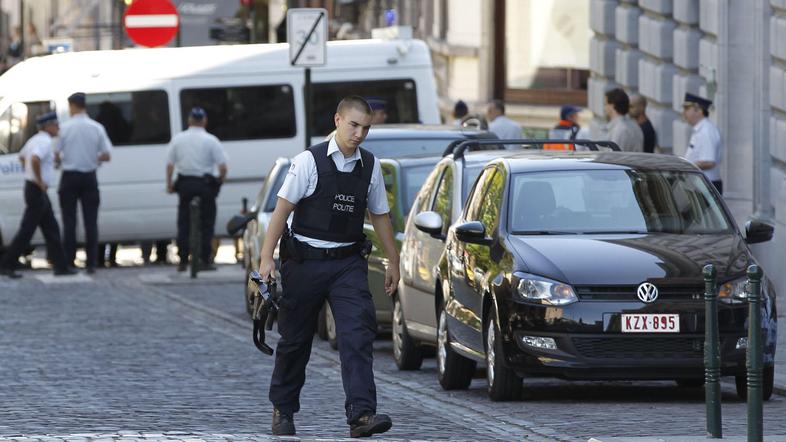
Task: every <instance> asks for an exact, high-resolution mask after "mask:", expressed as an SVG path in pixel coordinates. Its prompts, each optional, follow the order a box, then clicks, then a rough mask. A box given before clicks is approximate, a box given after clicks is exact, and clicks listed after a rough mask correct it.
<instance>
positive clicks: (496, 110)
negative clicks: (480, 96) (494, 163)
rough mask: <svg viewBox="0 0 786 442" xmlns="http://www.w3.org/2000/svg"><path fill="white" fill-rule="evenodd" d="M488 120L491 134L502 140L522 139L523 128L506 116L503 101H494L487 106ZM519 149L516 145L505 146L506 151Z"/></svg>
mask: <svg viewBox="0 0 786 442" xmlns="http://www.w3.org/2000/svg"><path fill="white" fill-rule="evenodd" d="M486 120H487V121H488V122H489V132H492V133H494V134H496V135H497V136H498V137H499V138H500V139H503V140H518V139H521V137H522V132H521V126H519V124H518V123H516V122H515V121H513V120H511V119H510V118H508V117H506V116H505V103H503V102H502V100H493V101H492V102H491V103H489V104H488V106H486ZM517 147H519V146H518V145H515V144H507V145H505V148H506V149H515V148H517Z"/></svg>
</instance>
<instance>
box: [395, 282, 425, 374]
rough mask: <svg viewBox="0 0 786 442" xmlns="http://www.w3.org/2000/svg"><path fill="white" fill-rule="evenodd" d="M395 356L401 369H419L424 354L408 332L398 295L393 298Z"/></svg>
mask: <svg viewBox="0 0 786 442" xmlns="http://www.w3.org/2000/svg"><path fill="white" fill-rule="evenodd" d="M393 358H394V359H395V360H396V366H397V367H398V369H399V370H417V369H419V368H420V366H421V365H422V364H423V354H422V353H421V352H420V347H418V346H417V345H416V344H415V341H414V340H413V339H412V337H410V336H409V333H408V332H407V323H406V320H405V319H404V309H403V308H402V307H401V301H400V300H399V298H398V296H396V297H394V298H393Z"/></svg>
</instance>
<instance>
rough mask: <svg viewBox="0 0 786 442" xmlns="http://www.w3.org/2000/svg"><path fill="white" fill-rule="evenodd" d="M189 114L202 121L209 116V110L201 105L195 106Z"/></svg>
mask: <svg viewBox="0 0 786 442" xmlns="http://www.w3.org/2000/svg"><path fill="white" fill-rule="evenodd" d="M188 116H189V117H191V118H193V119H195V120H197V121H202V120H204V119H205V118H206V117H207V112H205V110H204V109H202V108H201V107H199V106H195V107H192V108H191V112H189V114H188Z"/></svg>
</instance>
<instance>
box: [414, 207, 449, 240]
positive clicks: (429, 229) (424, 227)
mask: <svg viewBox="0 0 786 442" xmlns="http://www.w3.org/2000/svg"><path fill="white" fill-rule="evenodd" d="M413 222H414V223H415V227H417V228H418V230H420V231H421V232H424V233H428V234H429V235H431V237H432V238H436V239H445V236H444V235H442V227H443V226H442V217H441V216H439V214H438V213H437V212H434V211H431V210H428V211H425V212H420V213H418V214H417V215H415V219H414V221H413Z"/></svg>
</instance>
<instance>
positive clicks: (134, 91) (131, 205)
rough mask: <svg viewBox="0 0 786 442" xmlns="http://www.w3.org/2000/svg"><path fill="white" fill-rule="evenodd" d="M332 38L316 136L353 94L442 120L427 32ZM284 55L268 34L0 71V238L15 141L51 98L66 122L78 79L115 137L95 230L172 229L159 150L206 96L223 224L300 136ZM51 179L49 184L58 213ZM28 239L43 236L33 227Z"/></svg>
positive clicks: (301, 142)
mask: <svg viewBox="0 0 786 442" xmlns="http://www.w3.org/2000/svg"><path fill="white" fill-rule="evenodd" d="M327 47H328V49H327V50H328V56H327V60H328V63H327V65H326V66H324V67H319V68H313V69H312V74H311V78H312V83H313V86H312V91H313V96H314V102H313V103H314V104H313V107H312V112H313V113H312V115H313V120H312V121H313V124H312V131H311V134H312V136H314V137H319V139H322V138H324V136H325V135H327V134H329V133H330V132H331V131H332V130H333V129H334V124H333V114H334V112H335V107H336V104H337V103H338V101H339V99H340V98H341V97H343V96H345V95H349V94H355V95H362V96H367V97H378V98H381V99H384V100H385V101H386V103H387V113H388V120H387V122H388V123H417V122H421V123H439V122H440V117H439V113H438V109H437V97H436V92H435V87H434V80H433V72H432V67H431V57H430V53H429V50H428V48H427V46H426V45H425V44H424V43H423V42H422V41H419V40H354V41H336V42H329V43H328V45H327ZM288 61H289V59H288V46H287V45H286V44H266V45H234V46H233V45H229V46H209V47H189V48H161V49H128V50H113V51H90V52H74V53H66V54H57V55H49V56H44V57H36V58H31V59H28V60H27V61H24V62H22V63H20V64H18V65H16V66H14V67H13V68H12V69H10V70H9V71H8V72H6V73H5V74H3V75H2V76H0V247H2V244H8V242H10V239H11V237H12V236H13V235H14V233H15V232H16V230H17V228H18V225H19V222H20V218H21V214H22V211H23V209H24V199H23V196H22V187H23V186H22V184H23V181H22V180H23V179H24V178H23V173H22V168H21V166H20V164H19V161H18V158H17V156H18V155H17V153H18V151H19V150H20V148H21V147H22V145H23V144H24V143H25V142H26V141H27V139H28V138H29V137H31V136H32V135H33V134H34V133H35V132H36V127H35V117H36V116H37V115H39V114H41V113H43V112H46V111H49V110H55V111H56V112H57V114H58V116H59V117H60V121H61V123H62V122H63V121H65V120H66V119H67V118H68V104H67V100H66V99H67V97H68V96H69V95H70V94H72V93H73V92H76V91H82V92H85V93H86V94H87V107H88V113H89V114H90V116H91V117H92V118H94V119H96V120H97V121H99V122H101V123H102V124H103V125H104V126H105V127H106V129H107V133H108V134H109V137H110V138H111V140H112V143H113V145H114V151H113V153H112V161H111V162H109V163H105V164H103V165H102V166H101V167H100V169H99V171H98V180H99V186H100V189H101V208H100V212H99V235H100V241H102V242H133V241H138V240H154V239H169V238H174V237H175V235H176V205H177V197H176V195H169V194H167V193H166V192H165V179H164V177H165V173H164V171H165V165H166V158H165V152H166V148H167V144H168V143H169V141H170V139H171V138H172V136H173V135H175V134H176V133H178V132H181V131H182V130H184V129H185V128H186V117H187V114H188V111H189V110H190V109H191V107H193V106H201V107H203V108H205V110H206V111H207V113H208V131H210V132H211V133H213V134H214V135H216V136H217V137H218V138H219V139H220V140H221V141H222V143H223V145H224V147H225V149H226V151H227V154H228V155H229V163H228V166H229V174H228V176H227V181H226V183H225V185H224V186H223V188H222V190H221V194H220V195H219V198H218V218H217V220H216V226H217V228H216V232H217V233H220V232H222V231H223V228H221V226H223V225H224V224H225V223H226V221H227V220H228V219H229V218H230V217H231V216H232V215H233V214H235V213H237V211H238V208H239V206H240V201H241V198H242V197H247V198H249V200H253V198H254V196H255V194H256V191H257V190H258V189H259V185H260V183H261V181H262V179H263V178H264V175H265V173H267V171H268V170H270V168H271V166H272V165H273V163H274V162H275V159H276V158H278V157H292V156H294V155H296V154H297V153H298V152H301V151H302V150H303V149H304V148H305V144H306V143H305V115H304V111H305V106H304V100H303V84H304V71H303V69H302V68H292V67H290V65H289V62H288ZM57 175H59V174H57ZM56 188H57V184H55V185H53V188H52V189H51V190H50V192H49V195H50V199H51V200H52V202H53V203H54V206H55V211H56V212H57V213H59V207H58V203H57V200H58V198H57V195H56ZM77 230H78V231H81V230H82V229H77ZM80 235H81V233H80ZM80 239H81V237H80ZM34 241H35V243H37V244H40V243H42V238H41V236H40V234H37V236H36V239H35V240H34Z"/></svg>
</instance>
